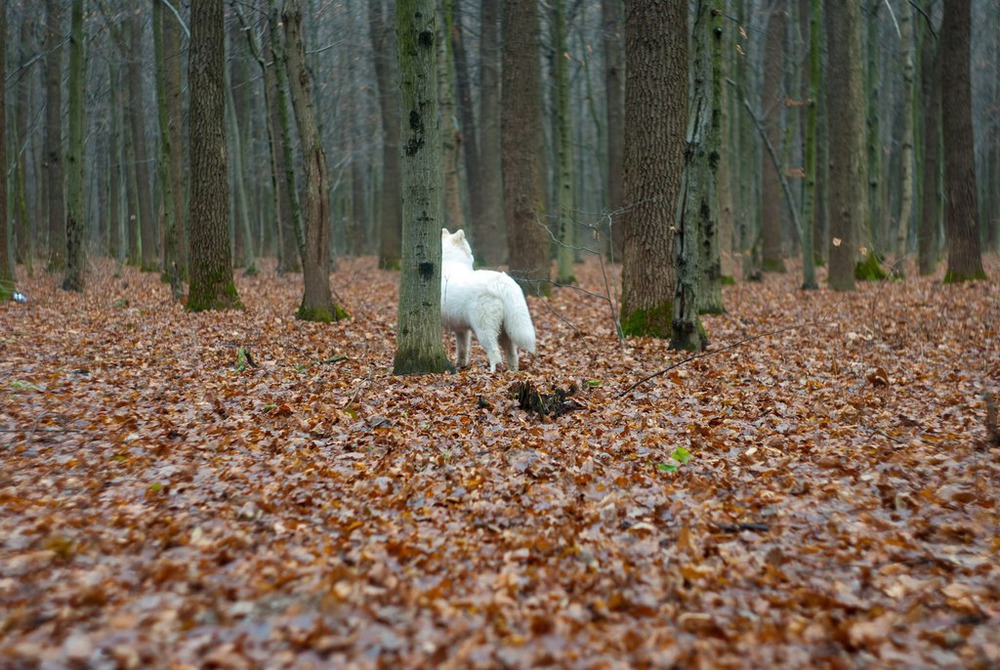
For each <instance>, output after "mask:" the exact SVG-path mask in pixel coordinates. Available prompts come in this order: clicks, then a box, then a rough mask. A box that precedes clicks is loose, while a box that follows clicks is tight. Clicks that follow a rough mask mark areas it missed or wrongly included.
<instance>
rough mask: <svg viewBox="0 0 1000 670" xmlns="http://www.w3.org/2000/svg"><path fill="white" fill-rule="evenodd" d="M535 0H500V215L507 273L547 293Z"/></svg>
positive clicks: (523, 285)
mask: <svg viewBox="0 0 1000 670" xmlns="http://www.w3.org/2000/svg"><path fill="white" fill-rule="evenodd" d="M539 29H540V28H539V21H538V11H537V5H536V3H535V0H507V1H506V2H504V3H503V101H504V102H503V106H502V108H501V112H500V122H501V132H500V143H501V150H500V153H501V157H502V158H501V160H502V162H503V192H504V218H505V219H506V221H507V248H508V251H509V253H510V258H509V260H508V264H509V265H510V274H511V276H512V277H514V279H515V280H517V282H518V283H519V284H520V285H521V288H522V289H524V291H525V292H526V293H537V294H542V295H548V294H549V293H550V292H551V290H552V289H551V285H550V276H551V262H550V260H549V245H550V242H551V237H550V234H549V231H548V228H547V227H546V225H545V223H546V222H545V220H544V216H545V192H544V186H543V182H542V150H543V147H544V136H543V131H542V89H541V65H540V63H539V51H538V50H539V41H538V33H539Z"/></svg>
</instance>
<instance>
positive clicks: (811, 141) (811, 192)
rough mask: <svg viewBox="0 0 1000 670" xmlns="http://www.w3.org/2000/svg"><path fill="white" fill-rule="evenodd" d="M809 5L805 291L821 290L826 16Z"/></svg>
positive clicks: (816, 1) (817, 0)
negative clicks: (818, 244)
mask: <svg viewBox="0 0 1000 670" xmlns="http://www.w3.org/2000/svg"><path fill="white" fill-rule="evenodd" d="M807 1H808V2H809V11H808V12H806V13H807V14H808V16H809V67H808V69H807V77H806V79H807V81H808V85H809V93H808V100H807V102H806V127H805V136H804V138H803V145H804V148H803V154H804V162H805V188H804V189H803V191H802V288H803V289H806V290H811V289H817V288H819V283H818V282H817V281H816V257H815V254H814V252H813V249H814V248H815V242H814V236H815V234H816V229H817V225H816V224H817V221H818V219H819V216H818V213H819V207H818V205H819V202H818V198H817V192H816V181H817V164H816V155H817V153H818V149H819V147H818V144H819V132H818V131H819V124H818V118H819V92H820V67H821V62H822V59H821V57H820V56H821V53H822V49H821V45H820V38H821V35H822V33H821V32H820V22H821V21H822V17H823V8H822V2H821V0H807Z"/></svg>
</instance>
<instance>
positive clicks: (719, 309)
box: [695, 0, 726, 314]
mask: <svg viewBox="0 0 1000 670" xmlns="http://www.w3.org/2000/svg"><path fill="white" fill-rule="evenodd" d="M698 8H699V10H698V11H699V16H700V17H702V18H700V19H698V20H696V23H695V39H696V40H698V41H699V42H700V43H701V44H702V47H701V48H702V49H703V50H704V54H703V55H702V59H703V60H704V67H703V68H702V71H703V72H704V77H705V78H706V81H705V84H704V88H705V89H706V90H705V93H704V95H705V97H706V99H707V102H706V103H705V114H706V116H707V119H708V121H707V127H706V134H705V137H704V139H703V142H704V145H703V148H702V152H701V154H700V155H699V157H700V158H701V159H702V161H703V162H705V165H704V170H705V177H704V179H705V180H706V188H705V191H704V193H703V196H702V204H703V206H704V207H703V208H702V209H701V210H700V211H699V217H700V226H699V231H698V258H699V263H698V271H699V291H698V296H697V297H698V313H700V314H722V313H723V312H725V311H726V308H725V306H724V305H723V304H722V256H721V253H720V249H719V247H720V242H721V227H722V225H721V217H720V211H721V209H722V206H721V205H722V203H721V197H720V195H719V191H720V184H719V181H720V179H719V175H720V172H721V170H720V166H721V165H722V164H723V163H725V160H724V159H723V158H722V132H723V130H722V105H723V96H722V84H723V80H722V35H723V28H722V26H723V23H724V22H723V11H722V2H720V1H719V0H699V2H698ZM696 85H697V80H696Z"/></svg>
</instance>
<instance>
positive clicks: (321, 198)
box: [282, 0, 347, 322]
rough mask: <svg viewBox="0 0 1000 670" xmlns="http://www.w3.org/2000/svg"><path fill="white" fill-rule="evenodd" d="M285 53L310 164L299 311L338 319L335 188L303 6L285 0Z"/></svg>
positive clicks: (300, 314)
mask: <svg viewBox="0 0 1000 670" xmlns="http://www.w3.org/2000/svg"><path fill="white" fill-rule="evenodd" d="M282 22H283V23H284V26H285V45H286V49H285V57H286V64H287V67H288V82H289V92H290V93H291V98H292V107H293V110H294V112H295V122H296V125H297V126H298V129H299V138H300V139H301V142H302V161H303V163H304V165H305V200H304V203H303V204H304V209H305V217H304V218H305V221H304V223H305V230H304V233H305V240H304V241H305V247H304V249H303V252H304V253H303V256H302V280H303V284H304V290H303V293H302V304H301V306H300V307H299V311H298V313H297V316H298V317H299V318H300V319H303V320H305V321H325V322H328V321H339V320H340V319H343V318H346V317H347V313H346V312H345V311H344V310H343V308H341V307H340V306H339V305H337V304H335V303H334V302H333V296H332V293H331V291H330V194H329V190H328V189H329V183H328V176H327V174H328V168H327V163H326V153H325V151H324V150H323V144H322V142H321V141H320V134H319V126H318V125H317V123H316V111H315V109H314V107H313V97H312V78H311V77H310V75H309V71H308V70H307V69H306V63H305V45H304V44H303V41H302V7H301V5H300V3H299V0H285V8H284V11H283V12H282Z"/></svg>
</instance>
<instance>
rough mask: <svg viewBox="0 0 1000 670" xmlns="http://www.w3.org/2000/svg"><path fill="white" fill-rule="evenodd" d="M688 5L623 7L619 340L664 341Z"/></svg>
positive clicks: (681, 148)
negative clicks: (638, 337)
mask: <svg viewBox="0 0 1000 670" xmlns="http://www.w3.org/2000/svg"><path fill="white" fill-rule="evenodd" d="M687 14H688V10H687V4H686V3H681V2H655V1H653V0H627V1H626V3H625V156H624V161H625V162H624V165H625V182H624V187H625V210H624V216H623V217H622V223H623V224H624V227H625V238H624V247H623V255H622V263H623V266H622V307H621V326H622V331H623V333H624V334H625V335H641V336H652V337H659V338H667V337H670V334H671V322H672V318H673V299H674V288H675V285H674V247H673V239H672V238H673V233H672V232H671V227H672V223H673V222H674V220H675V215H676V212H677V206H678V197H679V195H680V187H681V178H682V173H683V165H684V152H685V150H686V142H687V137H686V130H687V126H688V30H687V25H688V20H687Z"/></svg>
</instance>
